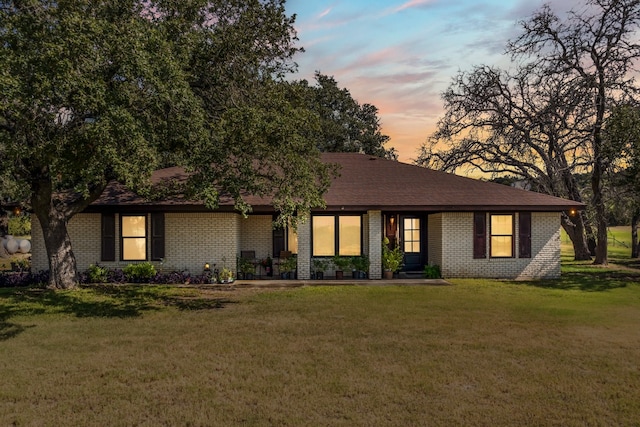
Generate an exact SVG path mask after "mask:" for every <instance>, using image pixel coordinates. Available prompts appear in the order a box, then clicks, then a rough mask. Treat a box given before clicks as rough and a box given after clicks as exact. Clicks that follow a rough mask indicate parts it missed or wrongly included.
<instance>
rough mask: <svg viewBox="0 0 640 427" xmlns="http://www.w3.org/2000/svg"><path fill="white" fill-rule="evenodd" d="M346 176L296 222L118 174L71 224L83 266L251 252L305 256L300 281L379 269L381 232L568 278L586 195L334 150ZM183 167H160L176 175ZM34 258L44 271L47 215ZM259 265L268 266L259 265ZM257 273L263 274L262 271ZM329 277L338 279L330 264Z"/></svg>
mask: <svg viewBox="0 0 640 427" xmlns="http://www.w3.org/2000/svg"><path fill="white" fill-rule="evenodd" d="M323 160H324V161H326V162H330V163H338V164H339V165H340V167H341V169H340V176H339V177H338V178H336V179H335V180H334V181H333V183H332V185H331V187H330V189H329V191H328V192H327V194H326V195H325V200H326V204H327V207H326V209H324V210H313V211H312V212H310V213H309V215H307V218H306V220H305V221H304V222H302V223H301V224H300V225H299V226H298V228H297V230H291V229H289V230H281V229H280V230H278V229H275V230H274V229H273V227H272V220H273V216H274V215H275V214H276V212H275V211H274V209H273V207H272V206H270V204H269V201H268V200H265V199H261V198H257V197H254V198H248V202H249V203H251V204H252V206H253V212H252V213H251V214H250V215H249V216H248V218H244V217H243V216H242V215H241V214H239V213H238V212H236V211H234V209H233V202H232V201H231V200H222V201H221V203H220V207H219V208H218V209H216V210H215V211H211V210H208V209H206V208H205V207H204V206H203V205H202V204H199V203H196V202H193V201H188V200H183V199H179V200H163V201H159V202H150V201H146V200H143V199H141V198H140V197H138V196H137V195H135V194H133V193H131V192H129V191H128V190H127V189H126V188H124V187H122V186H121V185H119V184H117V183H113V184H111V185H110V186H109V187H108V188H107V190H105V192H104V193H103V195H102V196H101V197H100V198H99V199H98V200H96V201H95V202H94V203H93V204H92V205H91V206H90V207H89V208H88V209H87V210H86V211H85V212H83V213H81V214H78V215H76V216H75V217H73V218H72V220H71V221H70V223H69V225H68V230H69V235H70V237H71V241H72V245H73V249H74V253H75V255H76V259H77V263H78V268H79V269H80V270H84V269H86V268H88V266H89V265H90V264H95V263H100V264H101V265H106V266H109V267H123V266H125V265H127V264H129V263H132V262H139V261H151V262H153V263H155V264H159V263H160V262H161V259H162V260H163V263H164V264H163V265H164V268H173V269H176V270H184V269H186V270H189V271H190V272H191V273H193V274H199V273H201V272H202V269H203V265H204V264H205V263H210V264H214V263H215V264H216V265H218V266H220V267H222V266H223V265H225V266H227V267H230V268H233V269H235V263H236V257H237V256H239V255H240V254H241V253H242V252H247V251H248V252H249V253H253V254H255V257H256V259H263V258H267V257H274V254H275V257H274V258H277V257H278V255H279V254H280V253H281V251H290V252H292V253H296V254H297V262H298V268H297V274H298V278H299V279H309V278H310V276H311V262H312V260H313V259H314V258H330V257H332V256H333V255H336V254H339V255H341V256H342V255H344V256H358V255H366V256H368V257H369V260H370V263H371V264H370V269H369V277H370V278H371V279H379V278H381V277H382V264H381V256H382V241H383V239H384V237H387V238H389V240H390V243H391V244H392V245H393V244H398V245H399V246H400V247H401V248H402V250H403V251H404V266H403V269H404V270H405V271H407V272H411V271H421V270H422V269H423V268H424V266H425V265H427V264H429V265H436V264H437V265H439V266H440V268H441V271H442V275H443V276H444V277H491V278H515V279H530V278H555V277H558V276H559V275H560V215H562V214H563V212H564V213H565V214H571V212H575V211H576V210H578V209H582V208H583V207H584V206H583V205H582V204H580V203H577V202H573V201H570V200H565V199H561V198H557V197H552V196H548V195H544V194H540V193H535V192H531V191H526V190H521V189H517V188H512V187H508V186H504V185H500V184H494V183H488V182H483V181H479V180H475V179H470V178H465V177H461V176H457V175H452V174H447V173H444V172H440V171H434V170H429V169H425V168H421V167H418V166H414V165H409V164H405V163H400V162H395V161H390V160H385V159H381V158H375V157H371V156H368V155H364V154H357V153H325V154H323ZM181 175H183V171H182V170H181V169H180V168H169V169H163V170H161V171H158V172H157V173H156V174H154V180H156V181H157V180H159V179H164V178H170V177H179V176H181ZM32 228H33V230H32V236H33V241H32V246H33V249H32V253H33V255H32V266H33V268H34V269H36V270H38V269H47V268H48V264H47V258H46V251H45V249H44V242H43V240H42V233H41V231H40V227H39V224H38V221H37V220H36V219H35V217H34V221H33V226H32ZM258 268H259V267H258ZM258 273H260V271H258ZM325 274H326V275H328V276H331V275H332V271H331V270H328V271H327V272H326V273H325Z"/></svg>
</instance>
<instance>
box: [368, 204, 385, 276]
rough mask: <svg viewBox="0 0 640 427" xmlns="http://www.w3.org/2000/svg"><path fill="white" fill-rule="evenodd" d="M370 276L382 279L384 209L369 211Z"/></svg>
mask: <svg viewBox="0 0 640 427" xmlns="http://www.w3.org/2000/svg"><path fill="white" fill-rule="evenodd" d="M367 213H368V216H369V262H370V264H369V278H370V279H382V211H369V212H367Z"/></svg>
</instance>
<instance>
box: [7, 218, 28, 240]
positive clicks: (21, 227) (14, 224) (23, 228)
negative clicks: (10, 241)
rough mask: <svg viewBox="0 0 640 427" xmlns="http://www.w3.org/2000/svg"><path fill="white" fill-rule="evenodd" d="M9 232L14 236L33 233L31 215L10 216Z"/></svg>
mask: <svg viewBox="0 0 640 427" xmlns="http://www.w3.org/2000/svg"><path fill="white" fill-rule="evenodd" d="M8 226H9V234H11V235H13V236H29V235H30V234H31V217H30V216H28V215H18V216H14V217H11V218H9V224H8Z"/></svg>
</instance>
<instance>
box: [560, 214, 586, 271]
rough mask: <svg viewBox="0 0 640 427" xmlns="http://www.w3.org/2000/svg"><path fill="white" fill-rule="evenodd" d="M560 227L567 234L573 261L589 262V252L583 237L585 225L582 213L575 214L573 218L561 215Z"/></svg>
mask: <svg viewBox="0 0 640 427" xmlns="http://www.w3.org/2000/svg"><path fill="white" fill-rule="evenodd" d="M562 227H563V228H564V230H565V231H566V232H567V235H568V236H569V239H571V243H572V244H573V253H574V259H575V260H576V261H586V260H591V253H590V252H589V247H588V246H587V240H586V237H585V230H584V228H585V225H584V220H583V218H582V213H577V214H576V215H575V216H573V217H569V216H567V215H562Z"/></svg>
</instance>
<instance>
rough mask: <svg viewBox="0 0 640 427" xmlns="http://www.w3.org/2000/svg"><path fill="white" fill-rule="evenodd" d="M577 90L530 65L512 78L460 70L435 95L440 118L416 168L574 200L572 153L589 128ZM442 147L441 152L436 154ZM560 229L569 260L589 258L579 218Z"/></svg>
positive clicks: (492, 71)
mask: <svg viewBox="0 0 640 427" xmlns="http://www.w3.org/2000/svg"><path fill="white" fill-rule="evenodd" d="M578 89H579V88H576V87H575V82H572V81H565V80H564V79H562V78H556V77H547V76H543V75H540V73H539V70H538V69H536V68H535V67H533V66H523V67H521V68H519V69H518V70H517V71H516V72H514V73H509V72H507V71H503V70H499V69H496V68H491V67H487V66H480V67H476V68H474V69H473V70H472V71H471V72H468V73H467V72H461V73H459V74H458V76H457V77H456V78H455V80H454V83H453V84H452V85H451V86H450V87H449V88H448V89H447V91H446V92H445V93H444V94H443V99H444V102H445V110H446V113H445V116H444V117H443V118H442V119H441V120H440V122H439V126H438V130H437V131H436V133H435V134H434V135H432V137H431V138H430V139H429V141H428V142H427V144H425V145H424V146H423V147H422V152H421V154H420V157H419V159H418V162H419V163H420V164H422V165H424V166H430V167H435V168H438V169H443V170H448V171H454V170H456V169H458V168H461V167H465V166H471V167H473V168H476V169H478V170H480V171H482V172H484V173H489V174H492V175H494V176H499V175H512V176H515V177H517V178H519V179H521V180H525V181H527V182H528V183H530V184H531V185H532V186H533V187H534V189H535V190H537V191H541V192H544V193H547V194H551V195H554V196H558V197H565V198H569V199H571V200H575V201H579V202H582V196H581V192H580V188H579V184H578V182H577V181H576V179H575V177H574V175H573V172H574V171H575V170H577V169H580V168H585V167H586V166H587V164H586V163H584V161H583V159H582V158H581V156H579V155H578V153H579V151H580V147H581V145H582V141H583V139H584V138H585V136H586V135H587V134H588V132H589V130H588V129H587V128H585V126H584V123H585V117H584V114H585V108H584V105H583V104H584V102H583V100H582V97H581V96H580V95H579V93H578ZM442 144H445V145H447V146H448V147H449V148H448V149H446V150H442V149H440V148H441V146H442ZM562 225H563V227H564V228H565V230H566V231H567V233H568V235H569V237H570V238H571V241H572V242H573V246H574V251H575V256H576V259H590V253H589V249H588V245H587V241H586V239H585V234H586V233H585V227H587V228H588V225H586V224H585V218H584V214H583V213H578V212H576V213H574V214H573V215H572V214H571V213H567V214H565V215H563V217H562Z"/></svg>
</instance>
